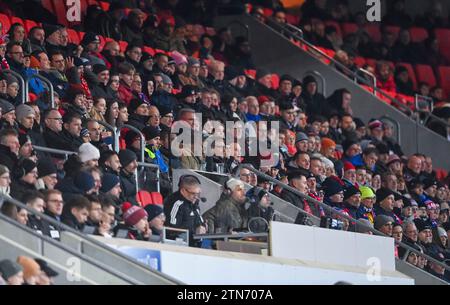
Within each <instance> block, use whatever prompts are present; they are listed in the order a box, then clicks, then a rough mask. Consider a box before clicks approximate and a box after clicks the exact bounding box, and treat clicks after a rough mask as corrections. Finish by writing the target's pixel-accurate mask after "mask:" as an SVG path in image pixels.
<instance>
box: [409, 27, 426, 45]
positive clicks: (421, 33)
mask: <svg viewBox="0 0 450 305" xmlns="http://www.w3.org/2000/svg"><path fill="white" fill-rule="evenodd" d="M409 33H410V34H411V41H412V42H422V41H424V40H425V39H427V38H428V31H427V30H426V29H424V28H418V27H412V28H410V29H409Z"/></svg>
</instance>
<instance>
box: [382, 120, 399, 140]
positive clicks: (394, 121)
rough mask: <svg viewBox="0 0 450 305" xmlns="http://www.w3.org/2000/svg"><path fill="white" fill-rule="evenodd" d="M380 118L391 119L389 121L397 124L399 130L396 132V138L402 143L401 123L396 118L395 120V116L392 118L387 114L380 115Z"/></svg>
mask: <svg viewBox="0 0 450 305" xmlns="http://www.w3.org/2000/svg"><path fill="white" fill-rule="evenodd" d="M380 120H381V121H383V120H384V121H389V122H391V123H393V124H395V125H396V126H397V132H396V140H397V143H398V144H400V143H401V141H400V140H401V136H400V128H401V127H400V123H399V122H398V121H396V120H394V119H393V118H391V117H389V116H387V115H383V116H382V117H380Z"/></svg>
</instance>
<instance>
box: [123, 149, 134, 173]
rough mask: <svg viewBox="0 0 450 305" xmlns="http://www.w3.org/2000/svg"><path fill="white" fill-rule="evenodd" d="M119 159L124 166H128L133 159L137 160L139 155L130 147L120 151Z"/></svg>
mask: <svg viewBox="0 0 450 305" xmlns="http://www.w3.org/2000/svg"><path fill="white" fill-rule="evenodd" d="M119 160H120V164H121V165H122V168H124V167H126V166H127V165H128V164H130V163H131V162H133V161H136V160H137V156H136V154H135V153H134V152H132V151H131V150H129V149H123V150H121V151H120V152H119Z"/></svg>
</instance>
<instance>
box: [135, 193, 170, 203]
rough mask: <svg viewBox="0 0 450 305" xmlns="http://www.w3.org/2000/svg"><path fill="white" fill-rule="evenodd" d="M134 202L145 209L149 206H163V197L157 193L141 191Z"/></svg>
mask: <svg viewBox="0 0 450 305" xmlns="http://www.w3.org/2000/svg"><path fill="white" fill-rule="evenodd" d="M136 201H137V203H138V204H139V205H140V206H141V207H145V206H147V205H149V204H159V205H162V204H163V197H162V195H161V194H160V193H158V192H148V191H144V190H141V191H139V192H137V194H136Z"/></svg>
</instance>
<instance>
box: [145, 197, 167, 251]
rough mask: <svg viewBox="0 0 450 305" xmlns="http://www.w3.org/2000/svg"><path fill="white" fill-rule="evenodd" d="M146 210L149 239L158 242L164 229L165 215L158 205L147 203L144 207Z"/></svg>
mask: <svg viewBox="0 0 450 305" xmlns="http://www.w3.org/2000/svg"><path fill="white" fill-rule="evenodd" d="M144 210H145V211H146V212H147V215H148V217H147V220H148V225H149V228H150V230H151V236H150V241H155V242H160V241H161V239H162V234H163V230H164V222H165V221H166V215H164V210H163V208H162V207H161V206H160V205H157V204H148V205H146V206H145V207H144Z"/></svg>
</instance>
